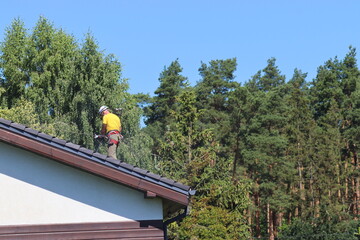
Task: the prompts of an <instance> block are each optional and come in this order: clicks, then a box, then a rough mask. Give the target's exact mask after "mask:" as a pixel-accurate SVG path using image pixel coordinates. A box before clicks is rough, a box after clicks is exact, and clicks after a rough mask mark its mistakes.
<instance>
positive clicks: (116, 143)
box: [106, 130, 122, 145]
mask: <svg viewBox="0 0 360 240" xmlns="http://www.w3.org/2000/svg"><path fill="white" fill-rule="evenodd" d="M114 134H119V139H121V137H122V136H121V134H120V132H119V131H117V130H111V131H109V132H108V133H107V134H106V136H107V138H108V139H109V142H108V144H109V145H112V144H115V145H118V144H119V141H117V140H116V139H112V138H111V137H110V136H111V135H114Z"/></svg>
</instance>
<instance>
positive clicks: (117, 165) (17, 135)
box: [0, 118, 195, 207]
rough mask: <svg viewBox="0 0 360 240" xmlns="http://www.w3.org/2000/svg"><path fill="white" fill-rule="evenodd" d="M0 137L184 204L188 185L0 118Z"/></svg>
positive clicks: (74, 165) (167, 199)
mask: <svg viewBox="0 0 360 240" xmlns="http://www.w3.org/2000/svg"><path fill="white" fill-rule="evenodd" d="M0 141H1V142H5V143H7V144H10V145H13V146H15V147H19V148H22V149H25V150H27V151H30V152H33V153H36V154H39V155H41V156H44V157H46V158H49V159H53V160H56V161H58V162H61V163H63V164H66V165H69V166H72V167H75V168H78V169H80V170H83V171H86V172H89V173H91V174H95V175H98V176H100V177H103V178H106V179H109V180H111V181H114V182H117V183H120V184H123V185H125V186H128V187H131V188H133V189H136V190H139V191H142V192H144V194H145V197H150V198H153V197H160V198H162V199H164V200H165V202H169V201H170V202H174V203H176V204H174V205H176V206H178V207H181V206H184V207H186V206H187V205H188V204H189V198H190V196H191V195H193V194H194V193H195V191H193V190H191V189H190V187H188V186H185V185H182V184H180V183H177V182H175V181H173V180H170V179H166V178H163V177H161V176H159V175H156V174H153V173H150V172H148V171H146V170H143V169H139V168H136V167H134V166H132V165H129V164H127V163H124V162H121V161H119V160H116V159H113V158H109V157H106V156H104V155H101V154H99V153H94V152H93V151H91V150H89V149H85V148H81V146H79V145H76V144H72V143H67V142H66V141H64V140H60V139H57V138H54V137H51V136H49V135H46V134H43V133H40V132H37V131H36V130H33V129H31V128H27V127H25V126H23V125H19V124H16V123H12V122H10V121H8V120H4V119H1V118H0Z"/></svg>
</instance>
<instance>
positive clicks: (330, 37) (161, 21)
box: [0, 0, 360, 94]
mask: <svg viewBox="0 0 360 240" xmlns="http://www.w3.org/2000/svg"><path fill="white" fill-rule="evenodd" d="M0 6H1V14H0V41H3V40H4V34H5V29H6V27H9V26H10V24H11V22H12V21H13V20H14V18H17V17H19V18H20V19H21V20H23V21H24V23H25V27H26V28H28V29H29V32H31V30H32V29H33V27H34V26H35V24H36V22H37V21H38V19H39V17H40V16H44V17H45V18H47V19H48V20H49V21H51V22H52V23H53V24H54V26H55V27H56V28H62V29H64V30H65V32H66V33H68V34H72V35H74V36H75V38H76V39H77V40H78V42H79V43H81V42H82V40H83V39H84V35H85V34H86V33H87V32H91V33H92V35H93V36H94V37H95V39H96V40H97V41H98V45H99V47H100V49H101V50H104V52H105V54H109V53H113V54H115V56H116V57H117V58H118V59H119V61H120V62H121V64H122V66H123V72H122V77H124V78H128V79H129V84H130V90H129V92H130V93H139V92H143V93H150V94H153V92H154V91H155V90H156V88H157V87H158V86H159V80H158V78H159V74H160V73H161V72H162V71H163V70H164V67H165V66H169V65H170V63H171V62H172V61H174V60H176V59H179V63H180V64H181V66H182V67H183V73H182V74H183V75H184V76H186V77H187V78H188V79H189V82H190V83H191V85H192V86H193V85H195V84H196V82H198V81H199V80H200V76H199V74H198V68H199V67H200V65H201V62H204V63H208V62H209V61H211V60H216V59H227V58H234V57H235V58H237V63H238V66H237V71H236V73H235V74H236V81H238V82H241V83H244V82H246V81H248V80H249V79H250V78H251V76H253V75H254V74H255V73H256V72H257V71H258V70H261V69H263V68H264V67H265V66H266V64H267V60H268V59H269V58H271V57H275V58H276V60H277V61H276V63H277V66H278V67H279V69H280V71H281V73H282V74H284V75H286V79H287V80H289V79H290V78H291V77H292V75H293V72H294V69H295V68H298V69H300V70H302V72H307V73H308V78H307V81H311V80H312V79H313V78H314V77H315V76H316V71H317V68H318V67H319V66H320V65H322V64H323V63H324V62H325V61H327V60H329V59H330V58H334V57H336V56H337V57H338V58H340V59H342V58H343V57H344V56H345V55H346V53H347V52H348V47H349V46H350V45H352V46H353V47H355V48H357V49H358V52H359V51H360V50H359V49H360V14H359V12H360V1H358V0H341V1H340V0H336V1H335V0H247V1H245V0H237V1H236V0H216V1H215V0H101V1H99V0H98V1H95V0H71V1H70V0H62V1H49V0H31V1H30V0H5V1H2V2H1V5H0ZM359 54H360V53H359Z"/></svg>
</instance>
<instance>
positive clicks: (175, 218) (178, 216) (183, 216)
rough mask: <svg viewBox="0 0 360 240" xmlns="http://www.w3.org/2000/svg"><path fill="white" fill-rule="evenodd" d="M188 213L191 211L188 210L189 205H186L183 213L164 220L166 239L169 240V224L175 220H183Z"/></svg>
mask: <svg viewBox="0 0 360 240" xmlns="http://www.w3.org/2000/svg"><path fill="white" fill-rule="evenodd" d="M187 215H189V211H188V207H185V208H184V212H183V213H181V214H179V215H177V216H176V217H173V218H170V219H168V220H166V221H165V222H164V239H165V240H168V236H167V229H168V225H169V224H171V223H173V222H176V221H180V220H182V219H183V218H185V217H186V216H187Z"/></svg>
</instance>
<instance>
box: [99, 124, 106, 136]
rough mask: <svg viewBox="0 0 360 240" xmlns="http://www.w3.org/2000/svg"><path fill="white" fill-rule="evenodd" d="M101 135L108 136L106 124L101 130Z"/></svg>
mask: <svg viewBox="0 0 360 240" xmlns="http://www.w3.org/2000/svg"><path fill="white" fill-rule="evenodd" d="M100 134H101V135H105V134H106V124H104V123H103V125H102V128H101V132H100Z"/></svg>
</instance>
